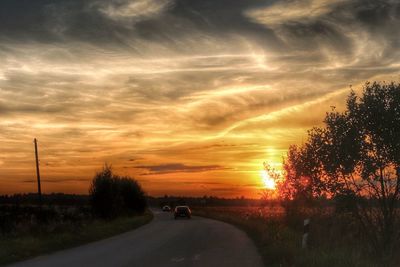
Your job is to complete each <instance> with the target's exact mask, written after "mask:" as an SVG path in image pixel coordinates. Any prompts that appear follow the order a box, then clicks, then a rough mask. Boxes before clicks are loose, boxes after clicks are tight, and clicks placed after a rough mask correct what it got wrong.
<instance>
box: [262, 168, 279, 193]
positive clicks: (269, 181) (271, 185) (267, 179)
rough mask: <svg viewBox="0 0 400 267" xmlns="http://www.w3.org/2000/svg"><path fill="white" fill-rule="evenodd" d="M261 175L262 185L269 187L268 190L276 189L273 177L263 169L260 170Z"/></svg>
mask: <svg viewBox="0 0 400 267" xmlns="http://www.w3.org/2000/svg"><path fill="white" fill-rule="evenodd" d="M261 177H262V181H263V183H264V187H265V188H266V189H270V190H275V189H276V183H275V179H273V178H272V177H271V176H270V175H269V174H268V173H267V172H266V171H265V170H264V171H261Z"/></svg>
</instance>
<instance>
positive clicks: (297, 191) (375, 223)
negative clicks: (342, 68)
mask: <svg viewBox="0 0 400 267" xmlns="http://www.w3.org/2000/svg"><path fill="white" fill-rule="evenodd" d="M324 124H325V127H323V128H313V129H312V130H310V131H309V133H308V140H307V142H306V143H305V144H304V145H302V146H300V147H299V146H292V147H291V148H290V149H289V152H288V156H287V158H286V159H285V162H284V168H285V170H286V181H285V186H284V188H285V190H286V191H285V192H284V193H286V196H287V197H288V198H291V199H295V198H299V197H304V198H308V199H313V198H315V197H319V196H327V197H340V196H352V198H349V199H353V200H354V201H356V205H355V208H354V209H353V212H354V215H355V216H356V217H357V219H358V221H359V222H360V224H361V226H362V227H363V229H364V233H365V234H366V235H367V236H368V237H369V240H370V241H371V244H372V245H373V246H374V248H375V249H377V250H379V251H381V252H385V253H391V250H392V249H393V241H394V240H396V239H397V238H398V232H397V231H395V227H396V225H397V223H398V222H399V212H398V210H397V208H398V203H399V191H400V179H399V178H400V176H399V175H400V84H394V83H390V84H384V83H383V84H382V83H376V82H374V83H366V84H365V86H364V90H363V94H362V96H361V97H358V96H357V95H356V94H355V92H354V91H351V93H350V95H349V96H348V98H347V108H346V110H345V111H344V112H337V111H335V110H334V109H333V111H332V112H328V113H327V114H326V117H325V120H324Z"/></svg>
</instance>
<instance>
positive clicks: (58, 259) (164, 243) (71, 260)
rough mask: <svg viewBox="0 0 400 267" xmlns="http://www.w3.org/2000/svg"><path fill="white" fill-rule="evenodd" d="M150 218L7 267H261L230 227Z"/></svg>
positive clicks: (240, 234) (249, 247) (253, 250)
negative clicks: (118, 232)
mask: <svg viewBox="0 0 400 267" xmlns="http://www.w3.org/2000/svg"><path fill="white" fill-rule="evenodd" d="M154 215H155V216H154V220H153V221H152V222H150V223H149V224H147V225H145V226H142V227H140V228H138V229H136V230H133V231H131V232H127V233H124V234H121V235H117V236H114V237H111V238H108V239H104V240H101V241H98V242H94V243H90V244H87V245H83V246H79V247H75V248H72V249H68V250H63V251H59V252H56V253H53V254H50V255H44V256H40V257H37V258H34V259H31V260H28V261H24V262H20V263H17V264H14V265H11V266H14V267H16V266H18V267H19V266H28V267H30V266H32V267H33V266H35V267H36V266H37V267H39V266H40V267H50V266H51V267H53V266H57V267H58V266H65V267H72V266H74V267H76V266H85V267H88V266H96V267H102V266H113V267H114V266H116V267H119V266H138V267H153V266H166V267H169V266H174V267H175V266H202V267H203V266H207V267H212V266H218V267H224V266H227V267H235V266H240V267H245V266H254V267H258V266H263V265H262V261H261V257H260V255H259V254H258V252H257V249H256V247H255V246H254V244H253V243H252V241H251V240H250V239H249V238H248V237H247V235H246V234H245V233H243V232H242V231H240V230H238V229H237V228H235V227H234V226H232V225H229V224H226V223H223V222H219V221H215V220H210V219H205V218H200V217H193V218H192V219H191V220H188V219H179V220H174V219H173V216H172V214H171V213H168V212H167V213H163V212H161V211H154Z"/></svg>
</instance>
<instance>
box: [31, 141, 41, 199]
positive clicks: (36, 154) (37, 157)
mask: <svg viewBox="0 0 400 267" xmlns="http://www.w3.org/2000/svg"><path fill="white" fill-rule="evenodd" d="M33 143H34V144H35V158H36V176H37V183H38V195H39V205H40V206H42V189H41V188H40V170H39V156H38V149H37V140H36V138H35V139H33Z"/></svg>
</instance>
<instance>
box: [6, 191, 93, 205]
mask: <svg viewBox="0 0 400 267" xmlns="http://www.w3.org/2000/svg"><path fill="white" fill-rule="evenodd" d="M5 204H7V205H38V195H37V194H34V193H28V194H13V195H0V205H5ZM42 204H44V205H65V206H77V205H81V206H84V205H89V196H88V195H75V194H64V193H53V194H42Z"/></svg>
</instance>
